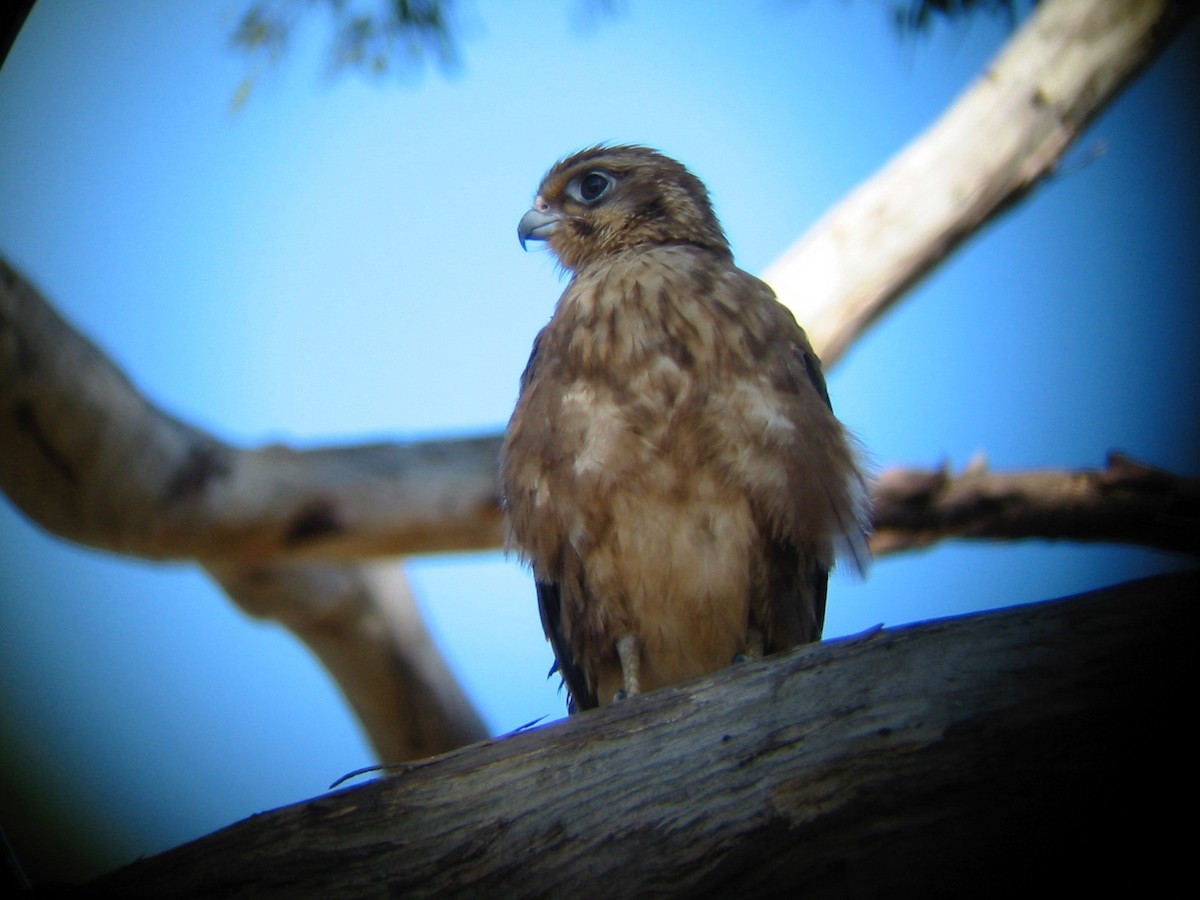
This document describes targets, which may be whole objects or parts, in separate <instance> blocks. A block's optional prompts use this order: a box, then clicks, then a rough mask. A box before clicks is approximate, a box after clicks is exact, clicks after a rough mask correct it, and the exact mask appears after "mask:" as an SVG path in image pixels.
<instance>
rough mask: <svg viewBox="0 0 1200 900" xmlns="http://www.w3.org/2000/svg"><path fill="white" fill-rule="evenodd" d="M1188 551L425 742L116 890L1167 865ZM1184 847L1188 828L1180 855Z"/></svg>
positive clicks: (927, 875)
mask: <svg viewBox="0 0 1200 900" xmlns="http://www.w3.org/2000/svg"><path fill="white" fill-rule="evenodd" d="M1198 588H1200V574H1198V573H1196V572H1192V573H1184V574H1179V575H1171V576H1163V577H1159V578H1153V579H1147V580H1145V581H1139V582H1134V583H1130V584H1126V585H1121V586H1118V587H1114V588H1109V589H1106V590H1102V591H1097V592H1095V593H1092V594H1086V595H1081V596H1078V597H1074V598H1069V599H1066V600H1061V601H1056V602H1049V603H1039V604H1031V605H1027V606H1020V607H1012V608H1009V609H1005V610H1001V611H998V612H991V613H983V614H976V615H971V616H964V617H959V618H954V619H945V620H941V621H935V622H931V623H925V624H920V625H915V626H905V627H901V628H897V629H894V630H893V629H888V630H884V631H881V632H878V633H875V634H868V635H864V636H860V637H858V638H850V639H844V640H840V641H834V642H830V643H825V644H819V645H812V646H809V647H805V648H801V649H799V650H796V651H793V652H791V653H789V654H786V655H782V656H778V657H772V658H769V659H765V660H758V661H755V662H751V663H746V664H743V665H741V666H737V667H734V668H731V669H728V670H726V671H725V672H722V673H719V674H717V675H715V676H711V677H709V678H705V679H701V680H698V681H696V682H692V683H689V684H687V685H683V686H680V687H678V688H673V689H667V690H662V691H657V692H654V693H652V694H648V695H645V696H643V697H639V698H636V699H634V700H631V701H629V702H627V703H623V704H618V705H617V706H615V707H610V708H609V709H606V710H603V711H597V712H590V713H586V714H583V715H580V716H577V717H575V718H573V719H571V720H568V721H564V722H561V723H558V724H555V725H553V726H550V727H547V728H544V729H541V730H538V731H533V732H529V733H524V734H519V735H516V736H514V737H512V738H508V739H503V740H497V741H489V742H486V743H483V744H480V745H476V746H474V747H470V748H466V749H463V750H460V751H456V752H454V753H451V754H448V755H445V756H442V757H438V758H436V759H433V760H429V761H427V762H425V763H415V764H412V765H411V766H408V767H405V768H403V769H401V770H399V774H396V775H394V776H393V777H389V778H385V779H383V780H380V781H377V782H373V783H370V784H367V785H363V786H360V787H355V788H351V789H348V790H344V791H341V792H338V793H334V794H330V795H327V796H324V797H320V798H317V799H315V800H311V801H308V802H306V803H302V804H298V805H295V806H291V807H287V808H284V809H280V810H276V811H274V812H271V813H267V814H264V815H260V816H256V817H255V818H253V819H249V820H246V821H244V822H241V823H238V824H236V825H233V826H231V827H229V828H227V829H224V830H223V831H220V832H217V833H215V834H213V835H210V836H208V837H205V838H202V839H200V840H198V841H195V842H193V843H190V844H187V845H184V846H182V847H179V848H176V849H174V850H171V851H168V852H166V853H163V854H161V855H160V856H156V857H153V858H150V859H147V860H144V861H140V862H136V863H134V864H132V865H131V866H129V867H127V868H125V869H122V870H118V871H116V872H115V873H111V874H110V875H108V876H106V877H104V878H102V879H100V880H99V881H97V882H96V883H94V884H93V885H91V886H90V889H91V890H92V891H94V892H95V893H97V894H99V895H104V896H124V897H156V898H165V897H182V896H205V897H233V896H249V895H253V896H255V897H289V898H295V897H347V896H355V897H375V896H378V897H383V896H405V897H425V896H439V897H442V896H494V897H501V896H503V897H547V896H575V895H578V896H583V897H587V896H593V895H595V896H608V897H613V896H616V897H633V896H647V895H651V894H658V893H664V894H670V895H672V896H695V895H703V896H737V897H770V896H802V897H808V898H825V897H851V896H853V897H867V896H885V895H886V896H922V897H930V896H943V897H945V896H971V897H977V896H1020V895H1022V894H1024V893H1027V892H1028V891H1029V890H1030V889H1032V888H1033V887H1035V886H1036V888H1037V889H1038V891H1039V892H1043V891H1050V892H1054V889H1056V888H1066V887H1070V888H1072V892H1080V891H1086V890H1087V888H1088V887H1091V886H1095V885H1099V884H1103V885H1104V886H1105V887H1106V888H1107V889H1110V890H1111V889H1114V887H1115V886H1116V885H1118V884H1121V883H1122V882H1123V881H1124V880H1125V879H1130V880H1131V883H1133V881H1132V880H1134V879H1136V883H1137V885H1138V886H1139V889H1140V890H1141V891H1142V892H1146V893H1149V894H1156V893H1158V891H1157V890H1156V888H1155V885H1159V886H1170V885H1171V884H1173V882H1174V879H1177V878H1179V877H1181V875H1182V874H1183V873H1184V871H1185V867H1186V866H1187V860H1188V859H1190V857H1189V856H1188V854H1186V853H1184V852H1183V849H1184V846H1185V842H1186V841H1187V834H1186V829H1182V830H1181V829H1178V827H1177V826H1175V825H1173V824H1172V823H1171V821H1170V820H1169V818H1168V817H1164V816H1163V815H1162V814H1161V811H1160V806H1161V805H1164V804H1170V803H1172V802H1173V801H1172V800H1171V799H1170V798H1172V797H1176V796H1178V792H1179V790H1180V789H1181V788H1182V787H1183V786H1184V785H1186V784H1187V783H1188V782H1189V779H1190V775H1189V774H1188V772H1190V768H1191V766H1190V758H1189V753H1188V750H1187V747H1188V746H1189V745H1188V742H1187V741H1181V740H1180V739H1179V738H1180V735H1179V734H1178V728H1177V722H1178V715H1177V713H1178V707H1177V699H1176V693H1177V692H1175V691H1173V690H1172V686H1176V687H1178V686H1180V685H1182V684H1185V683H1187V682H1186V681H1185V676H1186V671H1187V669H1188V668H1189V667H1190V659H1191V657H1192V653H1193V648H1192V645H1191V641H1192V637H1191V636H1192V635H1193V634H1195V626H1196V624H1197V606H1196V602H1195V597H1196V595H1197V591H1198ZM1175 851H1178V853H1177V854H1176V852H1175Z"/></svg>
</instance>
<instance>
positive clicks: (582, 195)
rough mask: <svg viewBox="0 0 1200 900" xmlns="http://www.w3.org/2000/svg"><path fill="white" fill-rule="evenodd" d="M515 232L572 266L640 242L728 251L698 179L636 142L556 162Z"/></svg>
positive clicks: (579, 265)
mask: <svg viewBox="0 0 1200 900" xmlns="http://www.w3.org/2000/svg"><path fill="white" fill-rule="evenodd" d="M517 237H518V238H520V241H521V246H522V247H524V246H525V242H526V241H532V240H537V241H546V242H547V243H548V244H549V246H550V249H551V250H552V251H553V252H554V254H555V256H557V257H558V260H559V262H560V263H562V265H563V266H564V267H565V268H567V269H570V270H572V271H579V270H580V269H581V268H582V267H583V266H586V265H587V264H588V263H591V262H595V261H596V260H600V259H603V258H605V257H607V256H609V255H611V254H614V253H619V252H621V251H624V250H628V249H631V248H633V247H639V246H661V245H663V244H693V245H696V246H699V247H704V248H706V249H708V250H712V251H713V252H716V253H720V254H722V255H725V256H729V255H730V250H729V242H728V241H727V240H726V239H725V233H724V232H723V231H722V230H721V223H720V222H718V221H717V217H716V215H715V214H714V213H713V209H712V202H711V201H710V200H709V197H708V191H707V190H706V189H705V187H704V183H703V182H701V181H700V179H699V178H697V177H696V176H695V175H693V174H692V173H691V172H689V171H688V170H687V169H686V168H684V167H683V166H682V165H681V164H680V163H677V162H676V161H675V160H673V159H671V158H670V157H667V156H663V155H662V154H661V153H658V152H656V151H654V150H651V149H649V148H647V147H636V146H624V145H623V146H597V147H590V148H588V149H587V150H581V151H580V152H579V153H576V154H574V155H573V156H568V157H567V158H566V159H564V160H562V161H561V162H559V163H557V164H556V165H555V166H554V167H553V168H552V169H551V170H550V171H549V172H547V173H546V177H545V178H543V179H542V183H541V185H540V186H539V187H538V192H537V197H536V198H535V199H534V202H533V207H532V208H531V209H530V210H529V211H528V212H527V213H525V215H524V216H522V217H521V222H520V224H519V225H518V226H517Z"/></svg>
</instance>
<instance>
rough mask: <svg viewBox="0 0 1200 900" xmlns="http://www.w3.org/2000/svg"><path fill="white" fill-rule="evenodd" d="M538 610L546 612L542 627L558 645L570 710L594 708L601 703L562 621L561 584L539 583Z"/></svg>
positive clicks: (556, 651)
mask: <svg viewBox="0 0 1200 900" xmlns="http://www.w3.org/2000/svg"><path fill="white" fill-rule="evenodd" d="M536 587H537V598H538V610H539V611H540V612H541V614H542V630H543V631H545V632H546V638H547V640H549V641H550V646H551V647H553V648H554V659H555V661H556V663H555V667H554V668H552V669H551V670H550V673H551V674H554V672H555V671H556V670H557V671H558V673H559V674H560V675H561V676H562V680H563V684H564V685H565V686H566V688H567V712H569V713H571V714H572V715H574V714H575V713H576V712H578V711H579V710H581V709H593V708H595V707H596V706H597V705H598V704H597V701H596V695H595V693H594V692H592V691H591V690H589V689H588V685H587V679H586V678H585V677H584V674H583V669H581V668H580V667H579V666H578V665H577V664H576V662H575V657H574V656H573V655H572V653H571V642H570V641H569V640H567V635H566V633H565V632H564V631H563V623H562V594H561V593H560V591H559V587H558V585H557V584H554V583H552V582H546V581H538V582H536Z"/></svg>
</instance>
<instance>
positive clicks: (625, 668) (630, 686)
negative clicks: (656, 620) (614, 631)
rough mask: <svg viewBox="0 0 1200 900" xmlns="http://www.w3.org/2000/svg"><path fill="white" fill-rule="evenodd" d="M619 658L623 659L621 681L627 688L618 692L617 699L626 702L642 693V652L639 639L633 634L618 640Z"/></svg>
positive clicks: (625, 635) (624, 635)
mask: <svg viewBox="0 0 1200 900" xmlns="http://www.w3.org/2000/svg"><path fill="white" fill-rule="evenodd" d="M617 656H618V657H620V659H621V680H622V681H623V682H624V684H625V687H624V688H623V689H622V690H619V691H617V696H616V698H615V699H617V700H624V699H625V698H626V697H632V696H634V695H635V694H640V693H641V690H642V688H641V676H640V670H641V665H642V661H641V650H640V648H639V647H638V639H637V638H636V637H634V636H633V635H632V634H623V635H621V636H620V637H619V638H617Z"/></svg>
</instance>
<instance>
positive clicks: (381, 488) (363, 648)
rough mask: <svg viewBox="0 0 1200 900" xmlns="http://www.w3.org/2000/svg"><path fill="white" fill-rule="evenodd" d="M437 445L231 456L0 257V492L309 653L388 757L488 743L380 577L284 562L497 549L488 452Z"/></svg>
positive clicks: (405, 591) (388, 576)
mask: <svg viewBox="0 0 1200 900" xmlns="http://www.w3.org/2000/svg"><path fill="white" fill-rule="evenodd" d="M444 447H445V445H443V444H440V443H437V442H434V443H427V444H423V445H419V446H412V445H410V446H402V445H393V446H390V447H370V446H368V447H355V448H349V449H346V450H341V451H311V452H306V453H301V452H296V451H292V450H288V449H286V448H282V447H267V448H264V449H263V450H260V451H250V450H240V449H236V448H233V447H230V446H229V445H227V444H225V443H223V442H221V441H219V440H217V439H216V438H214V437H212V436H211V435H208V434H206V433H204V432H202V431H200V430H199V429H196V428H194V427H192V426H190V425H187V424H185V423H182V422H180V421H179V420H178V419H175V418H174V417H172V416H170V415H168V414H167V413H165V412H163V411H162V410H159V409H157V408H155V407H154V406H153V405H152V404H151V403H150V402H149V401H148V400H146V399H145V398H144V397H143V396H142V395H141V394H140V393H139V392H138V390H137V389H136V388H135V387H134V386H133V384H132V383H131V382H130V381H129V379H128V378H126V377H125V375H124V374H123V373H121V372H120V371H119V370H118V369H117V368H116V366H114V365H113V364H112V362H110V361H109V359H108V358H107V357H106V356H105V355H104V354H103V353H102V352H101V351H100V350H99V349H98V348H96V347H95V346H94V345H93V344H92V343H91V342H90V341H88V340H87V339H86V338H84V337H83V336H82V335H80V334H79V333H78V332H77V331H75V330H74V329H73V328H71V326H70V325H68V324H67V323H66V322H64V321H63V320H62V319H61V318H60V317H59V316H58V314H57V313H56V312H55V311H54V310H53V309H52V308H51V307H50V306H49V304H47V303H46V302H45V301H44V300H43V299H42V298H41V297H40V296H39V295H38V293H37V291H36V290H35V289H34V288H33V286H32V285H30V284H29V283H28V282H27V281H25V280H24V279H23V278H21V277H20V276H19V275H18V274H17V273H16V271H15V270H13V269H12V268H11V267H10V266H8V265H7V263H5V262H4V260H2V259H0V488H3V490H4V491H5V493H7V494H8V496H9V497H10V498H11V499H12V500H13V501H14V502H15V503H16V504H17V506H19V507H20V508H21V509H23V510H24V511H25V512H26V514H28V515H29V516H30V518H32V519H33V520H34V521H36V522H38V523H40V524H41V525H42V526H43V527H45V528H46V529H47V530H49V531H51V532H53V533H55V534H58V535H60V536H61V537H65V538H69V539H71V540H75V541H79V542H80V543H84V544H88V545H90V546H93V547H100V548H103V549H106V550H113V551H116V552H119V553H126V554H131V555H134V556H142V557H149V558H175V559H187V558H193V559H196V560H198V561H200V562H201V563H203V564H204V565H205V566H206V567H207V569H208V570H209V572H210V573H211V574H212V575H213V576H214V577H215V578H216V579H217V581H218V582H219V583H221V584H222V585H223V586H224V587H225V588H226V590H227V591H228V593H229V595H230V596H231V597H232V598H233V600H234V601H235V602H237V603H238V605H239V606H241V607H242V608H243V609H245V610H246V611H247V612H249V613H251V614H252V615H257V616H260V617H269V618H273V619H277V620H278V621H280V622H282V623H283V624H284V625H286V626H287V627H289V628H291V629H292V631H293V632H295V634H296V635H297V636H298V637H299V638H300V639H301V640H303V641H304V642H305V643H306V644H307V645H308V646H309V647H310V648H311V649H312V650H313V651H314V652H315V653H316V654H317V657H318V658H319V659H320V660H321V661H322V662H323V663H324V664H325V666H326V667H327V668H328V669H329V671H330V672H331V674H333V676H334V677H335V678H336V679H337V680H338V684H339V685H340V687H341V689H342V691H343V692H344V693H345V695H346V698H347V700H348V701H349V702H350V705H351V706H352V707H353V708H354V710H355V711H356V712H357V713H358V714H359V716H360V719H361V721H362V723H363V725H364V727H365V728H366V729H367V732H368V734H369V737H370V739H371V742H372V744H373V746H374V748H375V750H376V752H377V753H378V754H379V757H380V759H382V760H384V761H388V762H391V761H395V760H398V759H409V758H412V757H414V756H426V755H429V754H431V753H437V752H441V751H444V750H448V749H450V748H452V747H458V746H461V745H462V744H464V743H467V742H470V741H473V740H479V739H480V738H482V737H484V736H485V735H486V734H487V731H486V728H485V726H484V724H483V722H482V720H481V719H480V718H479V716H478V714H477V713H476V712H475V711H474V710H473V709H472V708H471V706H470V703H469V702H468V701H467V699H466V697H465V695H464V694H463V692H462V690H461V688H460V687H459V686H458V683H457V681H456V680H455V678H454V676H453V673H452V672H451V671H450V669H449V667H448V666H447V665H446V663H445V662H444V660H443V659H442V658H441V656H440V655H439V653H438V651H437V649H436V647H435V645H434V644H433V641H432V639H431V638H430V636H429V634H428V632H427V631H426V630H425V627H424V625H423V623H422V620H421V616H420V612H419V610H418V608H417V605H416V601H415V599H414V597H413V596H412V592H411V590H410V589H409V587H408V585H407V583H406V581H405V579H404V577H403V574H402V573H401V572H400V570H399V568H398V567H397V566H395V565H386V566H385V565H351V564H347V563H343V562H337V561H335V562H330V563H326V564H323V565H315V564H308V565H304V564H292V565H288V564H287V562H286V560H287V557H288V556H289V552H290V555H291V556H292V557H298V556H302V555H303V551H304V549H305V545H306V544H308V543H310V542H312V541H313V540H316V539H320V540H321V541H322V543H323V546H325V547H326V548H327V550H328V549H330V548H332V549H333V550H334V551H335V554H331V555H335V559H336V550H337V545H338V544H339V542H340V540H341V537H340V535H341V534H342V533H343V532H344V531H345V530H346V529H355V530H356V532H357V533H360V534H361V533H365V534H367V535H368V543H369V539H370V536H372V535H379V534H380V533H381V532H382V533H384V534H385V535H388V534H390V535H397V534H398V535H401V536H402V537H401V538H400V542H401V543H402V544H404V543H405V542H407V546H410V547H412V548H414V549H415V548H416V547H420V546H422V545H424V548H425V549H435V548H436V549H448V548H449V547H453V546H454V545H455V541H456V540H462V538H460V537H459V535H460V534H461V533H462V532H464V531H465V532H482V533H483V534H486V535H487V537H486V539H482V538H479V537H475V538H473V539H472V540H475V541H483V542H484V544H485V545H493V546H494V545H495V544H497V543H498V542H499V533H500V529H499V525H498V522H499V513H498V511H497V510H496V500H495V486H494V484H495V476H494V474H493V470H494V468H495V466H494V459H495V456H496V452H497V450H498V447H499V444H498V442H497V441H496V440H489V439H484V440H480V441H457V442H454V443H453V445H452V447H453V452H450V453H447V452H446V451H445V449H444ZM463 460H470V463H469V464H468V465H465V466H464V465H463ZM464 471H465V474H464ZM471 491H474V492H475V495H482V497H483V499H482V500H479V499H475V495H472V494H471ZM464 494H467V495H469V496H471V499H469V500H468V501H467V505H466V506H465V507H464V505H463V503H462V502H461V500H460V498H461V496H462V495H464ZM476 506H482V507H486V508H485V509H483V510H480V509H477V508H475V507H476ZM380 521H383V522H386V523H387V526H386V527H385V528H382V529H381V528H379V527H378V526H377V525H374V524H364V523H378V522H380ZM464 522H465V525H464V524H463V523H464ZM460 526H461V527H460ZM384 540H387V538H386V537H385V538H384ZM384 549H386V548H384ZM358 550H359V555H366V554H363V553H362V548H361V547H359V548H358ZM368 552H369V551H368Z"/></svg>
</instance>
